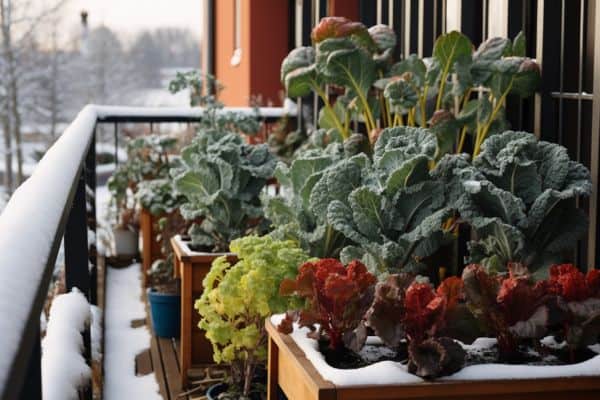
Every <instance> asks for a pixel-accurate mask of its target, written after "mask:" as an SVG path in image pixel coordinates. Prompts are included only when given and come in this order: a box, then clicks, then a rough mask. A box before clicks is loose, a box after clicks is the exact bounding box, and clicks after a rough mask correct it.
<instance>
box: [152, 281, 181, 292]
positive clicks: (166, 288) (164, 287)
mask: <svg viewBox="0 0 600 400" xmlns="http://www.w3.org/2000/svg"><path fill="white" fill-rule="evenodd" d="M152 287H153V288H154V290H156V291H157V292H159V293H165V294H178V293H179V290H178V287H177V282H175V281H171V282H167V283H161V284H158V285H152Z"/></svg>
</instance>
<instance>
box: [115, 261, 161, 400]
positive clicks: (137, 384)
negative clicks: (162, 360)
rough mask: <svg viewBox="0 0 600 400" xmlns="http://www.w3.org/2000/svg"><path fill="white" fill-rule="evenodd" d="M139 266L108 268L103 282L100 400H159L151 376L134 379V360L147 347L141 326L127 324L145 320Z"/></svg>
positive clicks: (145, 329)
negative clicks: (101, 389) (102, 381)
mask: <svg viewBox="0 0 600 400" xmlns="http://www.w3.org/2000/svg"><path fill="white" fill-rule="evenodd" d="M140 274H141V272H140V264H133V265H131V266H129V267H127V268H124V269H115V268H109V269H108V271H107V278H106V311H105V312H106V317H105V323H106V327H105V349H104V371H105V377H104V398H105V399H110V400H121V399H122V400H133V399H144V400H153V399H156V400H162V397H161V396H160V394H159V392H158V391H159V388H158V383H157V382H156V379H155V377H154V374H149V375H146V376H136V375H135V357H136V355H137V354H139V353H140V352H141V351H143V350H145V349H147V348H149V347H150V339H151V337H150V333H149V332H148V329H147V328H146V327H145V326H141V327H139V328H132V327H131V321H133V320H136V319H142V318H145V317H146V311H145V309H144V304H143V302H142V287H141V282H140V279H141V276H140Z"/></svg>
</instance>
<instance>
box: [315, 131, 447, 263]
mask: <svg viewBox="0 0 600 400" xmlns="http://www.w3.org/2000/svg"><path fill="white" fill-rule="evenodd" d="M435 152H436V138H435V136H434V135H433V134H431V133H430V132H429V131H427V130H425V129H419V128H391V129H385V130H384V131H382V133H381V135H380V136H379V138H378V140H377V142H376V143H375V146H374V153H373V162H372V163H369V162H362V163H360V162H359V161H360V160H361V159H360V158H356V157H354V158H352V159H351V160H349V161H348V162H347V163H345V164H344V163H342V164H341V165H339V166H337V168H336V169H332V170H328V171H326V172H325V174H324V176H323V178H322V179H321V180H320V181H319V187H320V188H322V190H320V191H319V193H320V194H319V195H318V198H319V199H321V200H322V201H320V203H318V207H316V208H317V209H319V210H321V209H322V206H323V205H327V209H326V210H327V221H328V222H329V224H330V225H331V226H332V227H333V228H334V229H335V230H336V231H338V232H340V233H341V234H343V235H344V236H345V237H346V238H347V239H348V240H350V241H351V242H353V244H351V245H350V246H348V247H346V248H345V249H344V250H343V251H342V253H341V257H342V258H343V259H344V260H350V259H351V258H352V257H354V258H358V259H361V260H362V261H363V262H364V263H365V264H366V265H367V266H368V267H369V269H370V270H371V271H373V272H375V273H377V274H379V275H385V274H387V273H389V272H391V271H399V270H402V269H408V270H413V271H418V270H419V269H420V268H421V267H422V265H421V264H420V262H419V259H420V258H421V257H425V256H429V255H431V254H432V253H434V252H435V251H436V250H437V249H438V248H439V247H440V246H441V245H442V244H443V243H445V241H446V240H447V239H448V235H447V233H448V229H445V227H446V228H447V224H446V222H447V220H448V219H449V218H450V217H451V216H452V214H453V213H452V211H451V210H450V209H448V208H446V202H445V197H444V187H443V185H439V184H438V183H437V182H436V181H434V180H433V179H432V177H431V176H430V174H429V162H430V161H432V160H433V157H434V155H435ZM326 182H329V183H330V184H331V186H332V187H336V191H327V190H325V189H326V188H325V186H326V184H325V183H326ZM311 204H314V205H317V203H314V202H312V201H311ZM320 207H321V208H320Z"/></svg>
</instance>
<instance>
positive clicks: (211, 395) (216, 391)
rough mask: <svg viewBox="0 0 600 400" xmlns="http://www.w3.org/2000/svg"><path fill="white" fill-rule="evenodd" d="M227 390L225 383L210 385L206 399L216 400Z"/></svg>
mask: <svg viewBox="0 0 600 400" xmlns="http://www.w3.org/2000/svg"><path fill="white" fill-rule="evenodd" d="M226 390H227V384H226V383H217V384H216V385H212V386H211V387H209V388H208V390H207V391H206V398H207V399H208V400H217V399H218V398H219V395H220V394H221V393H224V392H225V391H226Z"/></svg>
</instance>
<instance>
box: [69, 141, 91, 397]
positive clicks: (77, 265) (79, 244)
mask: <svg viewBox="0 0 600 400" xmlns="http://www.w3.org/2000/svg"><path fill="white" fill-rule="evenodd" d="M92 145H93V144H92ZM88 154H89V153H88ZM82 167H83V166H82ZM85 175H86V174H85V168H82V169H81V171H80V173H79V177H78V179H77V183H76V185H77V188H76V189H75V196H74V198H73V205H72V206H71V212H70V213H69V217H68V219H67V224H66V226H65V235H64V247H65V283H66V287H67V291H68V292H70V291H71V289H73V288H75V287H76V288H77V289H79V290H80V291H81V292H82V293H83V295H84V296H85V297H86V299H88V301H89V300H90V267H89V252H88V232H87V229H88V224H87V207H86V206H87V203H86V187H85V185H86V184H85ZM82 335H83V345H84V353H83V356H84V358H85V360H86V362H87V363H88V365H90V366H91V340H90V329H89V327H88V328H86V330H85V331H84V332H83V333H82ZM84 398H85V399H86V400H91V398H92V386H91V381H89V382H88V384H87V385H86V386H85V389H84Z"/></svg>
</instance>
